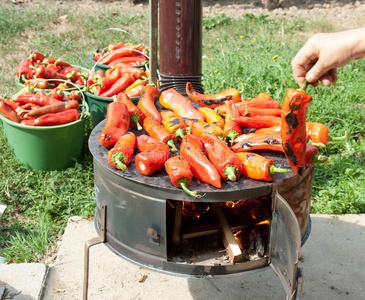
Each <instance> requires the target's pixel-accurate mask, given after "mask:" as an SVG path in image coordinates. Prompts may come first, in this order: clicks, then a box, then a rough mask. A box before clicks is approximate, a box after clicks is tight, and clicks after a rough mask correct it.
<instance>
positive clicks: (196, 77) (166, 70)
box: [159, 0, 203, 95]
mask: <svg viewBox="0 0 365 300" xmlns="http://www.w3.org/2000/svg"><path fill="white" fill-rule="evenodd" d="M202 12H203V4H202V0H176V1H171V0H160V2H159V82H160V89H161V90H165V89H167V88H170V87H172V88H174V89H176V90H177V91H179V92H180V93H182V94H184V95H185V87H186V82H191V83H192V85H193V87H194V89H196V90H197V91H199V92H201V93H202V92H203V89H202V86H201V77H202V23H203V22H202V14H203V13H202Z"/></svg>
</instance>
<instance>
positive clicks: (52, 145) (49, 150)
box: [0, 104, 87, 171]
mask: <svg viewBox="0 0 365 300" xmlns="http://www.w3.org/2000/svg"><path fill="white" fill-rule="evenodd" d="M84 105H86V106H87V104H84ZM0 118H1V120H2V122H3V126H4V130H5V134H6V137H7V140H8V143H9V145H10V148H11V149H12V152H13V154H14V157H15V158H16V159H17V160H19V161H20V162H21V163H23V164H24V165H25V167H26V168H28V169H32V170H34V171H54V170H62V169H65V168H67V167H69V166H71V165H72V164H74V163H75V161H76V159H78V158H79V157H81V154H82V149H83V143H84V139H85V124H86V120H85V119H84V118H80V119H79V120H77V121H75V122H72V123H69V124H64V125H58V126H27V125H22V124H18V123H15V122H13V121H10V120H9V119H7V118H5V117H4V116H3V115H2V114H0Z"/></svg>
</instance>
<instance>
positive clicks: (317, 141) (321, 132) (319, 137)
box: [306, 122, 348, 148]
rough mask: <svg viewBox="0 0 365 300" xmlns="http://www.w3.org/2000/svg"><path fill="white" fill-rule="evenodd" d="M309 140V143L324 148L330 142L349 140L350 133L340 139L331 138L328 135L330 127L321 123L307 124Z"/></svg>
mask: <svg viewBox="0 0 365 300" xmlns="http://www.w3.org/2000/svg"><path fill="white" fill-rule="evenodd" d="M306 128H307V139H310V141H309V143H310V144H313V145H315V146H317V147H320V148H323V147H325V145H327V143H328V142H329V141H343V140H346V139H347V138H348V133H347V132H346V133H345V135H344V136H340V137H330V136H329V135H328V133H329V130H328V127H327V126H326V125H324V124H322V123H319V122H307V123H306Z"/></svg>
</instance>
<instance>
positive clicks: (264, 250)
mask: <svg viewBox="0 0 365 300" xmlns="http://www.w3.org/2000/svg"><path fill="white" fill-rule="evenodd" d="M159 5H160V16H159V19H160V24H161V26H160V70H159V71H160V73H159V79H160V83H161V89H165V88H170V87H173V88H175V89H177V90H178V91H179V92H181V93H183V90H182V87H183V86H185V84H186V82H188V81H189V82H190V81H192V80H193V79H194V80H193V82H194V84H195V87H194V88H195V89H197V90H199V88H200V89H201V21H202V16H201V10H202V3H201V1H195V0H181V1H167V0H160V1H159ZM189 10H190V11H189ZM152 11H153V9H152ZM188 11H189V14H188V13H187V12H188ZM174 14H176V18H173V17H172V16H173V15H174ZM187 16H189V17H187ZM168 17H169V18H170V19H169V20H168ZM175 19H176V20H175ZM189 24H193V25H192V26H193V27H194V28H195V27H197V28H195V29H194V30H193V28H190V27H189V26H190V25H189ZM162 25H164V27H162ZM195 30H198V32H196V31H195ZM199 30H200V31H199ZM197 39H198V40H197ZM193 43H195V44H194V45H191V44H193ZM152 50H154V49H152ZM154 51H156V50H154ZM168 53H170V54H168ZM155 54H156V53H155ZM151 57H154V55H151ZM157 106H158V103H157ZM104 124H105V120H104V121H102V122H101V123H99V124H98V125H97V126H96V127H95V128H94V129H93V131H92V133H91V135H90V137H89V149H90V151H91V154H92V155H93V160H94V176H95V194H96V203H97V209H96V213H95V228H96V231H97V233H98V237H96V238H94V239H92V240H90V241H88V242H87V243H86V247H85V278H84V299H87V289H88V272H89V270H88V262H89V248H90V247H91V246H92V245H95V244H98V243H105V244H106V245H107V246H108V247H109V248H110V249H111V250H112V251H113V252H115V253H116V254H117V255H119V256H120V257H122V258H124V259H127V260H129V261H131V262H133V263H136V264H138V265H140V266H143V267H145V268H150V269H152V270H156V271H159V272H164V273H167V274H172V275H179V276H186V277H204V276H210V277H215V276H227V275H240V274H242V275H243V274H246V273H249V272H250V271H253V270H260V269H266V268H268V267H272V268H273V269H274V271H275V272H276V273H277V274H278V276H279V277H280V279H281V281H282V283H283V286H284V289H285V291H286V293H287V297H288V299H293V298H294V297H295V295H296V292H297V282H298V275H297V268H298V255H299V250H300V247H301V244H303V243H304V242H305V240H306V239H307V237H308V235H309V233H310V216H309V208H310V198H311V189H312V177H313V168H312V167H310V168H307V170H306V171H305V172H304V174H303V175H302V176H299V175H296V174H295V173H294V172H291V173H282V174H280V173H279V174H276V177H275V179H274V181H273V182H270V183H268V182H264V181H255V180H252V179H248V178H244V177H242V178H240V179H239V180H238V181H237V182H222V188H221V189H217V188H214V187H212V186H210V185H208V184H205V183H199V184H198V182H196V181H193V182H192V183H191V185H190V188H191V189H192V190H197V191H199V193H201V194H204V197H202V198H199V199H194V198H192V197H191V196H189V195H187V194H186V193H185V192H184V191H182V190H181V189H178V188H175V187H174V186H173V185H172V184H171V182H170V179H169V177H168V175H167V174H166V172H165V171H164V170H160V171H159V172H157V173H155V174H153V175H152V176H144V175H142V174H140V173H139V172H138V171H137V170H136V168H135V166H134V160H132V162H131V163H130V165H129V166H128V171H127V172H123V171H120V170H116V169H114V168H113V167H111V166H110V165H109V164H108V161H107V152H108V149H106V148H104V147H103V146H101V145H100V143H99V142H98V137H99V135H100V133H101V131H102V129H103V127H104ZM135 133H136V135H138V134H140V133H138V132H135ZM262 154H263V155H264V156H266V157H269V158H272V159H274V161H275V164H276V166H278V167H283V168H289V164H288V162H287V159H286V158H285V156H284V155H283V154H282V153H276V152H266V153H262Z"/></svg>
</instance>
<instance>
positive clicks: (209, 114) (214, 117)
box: [198, 102, 227, 128]
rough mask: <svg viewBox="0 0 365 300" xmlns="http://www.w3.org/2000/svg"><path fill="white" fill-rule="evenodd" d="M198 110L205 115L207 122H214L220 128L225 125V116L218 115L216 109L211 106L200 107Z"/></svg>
mask: <svg viewBox="0 0 365 300" xmlns="http://www.w3.org/2000/svg"><path fill="white" fill-rule="evenodd" d="M226 103H227V102H226ZM198 111H199V112H200V113H201V114H202V115H203V116H204V118H205V121H206V122H207V123H209V124H214V125H216V126H219V127H220V128H223V127H224V120H223V118H222V117H221V116H220V115H218V114H217V113H216V112H215V110H214V109H212V108H209V107H200V108H199V109H198Z"/></svg>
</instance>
